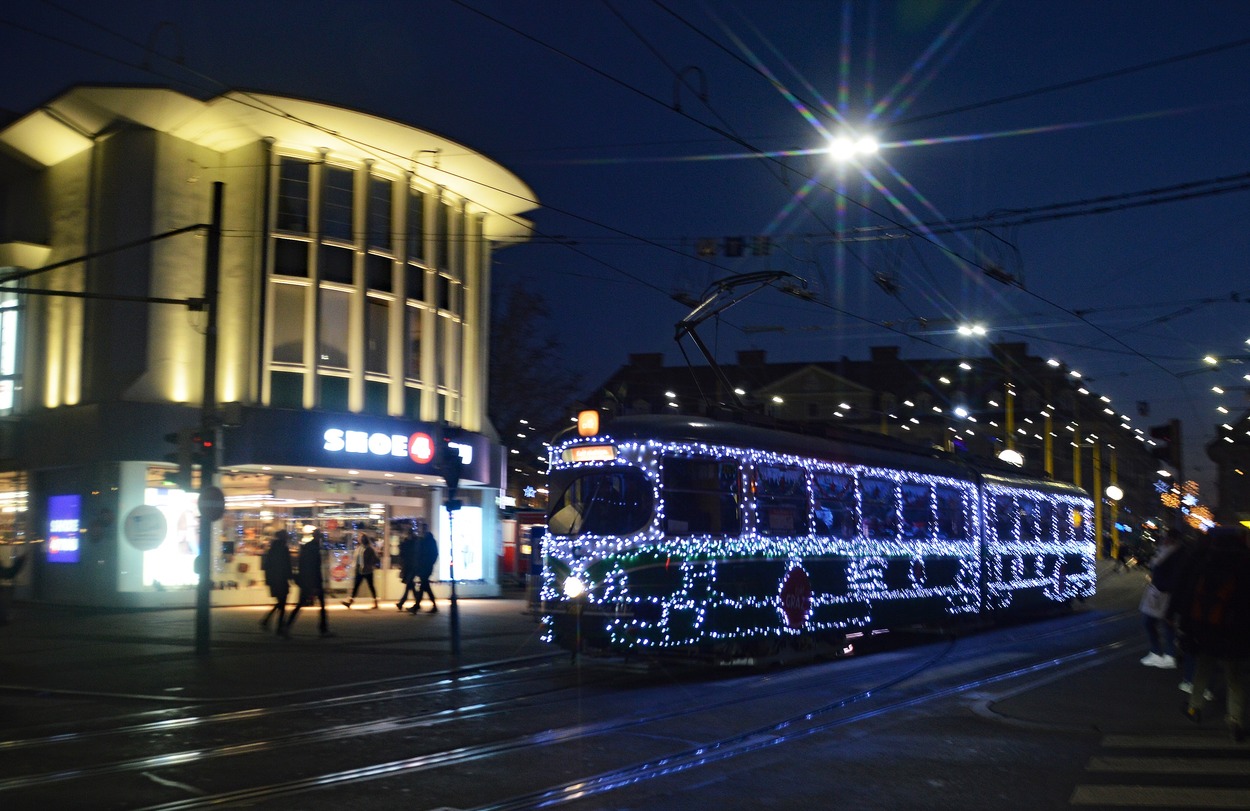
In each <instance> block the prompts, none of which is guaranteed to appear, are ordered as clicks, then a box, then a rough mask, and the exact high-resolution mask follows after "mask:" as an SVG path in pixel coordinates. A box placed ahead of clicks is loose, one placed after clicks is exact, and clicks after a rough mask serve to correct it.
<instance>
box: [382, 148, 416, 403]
mask: <svg viewBox="0 0 1250 811" xmlns="http://www.w3.org/2000/svg"><path fill="white" fill-rule="evenodd" d="M414 177H415V176H414V174H413V172H412V171H411V170H410V171H407V172H404V179H403V182H402V183H395V184H394V186H393V192H394V193H393V194H392V195H391V223H392V224H393V227H394V229H395V239H394V240H393V241H392V243H391V245H392V250H393V251H394V252H395V257H396V260H397V261H396V262H395V263H393V264H392V265H391V289H392V290H394V291H395V312H394V313H393V314H392V315H391V321H390V324H389V325H388V326H387V330H386V340H387V341H388V346H389V347H390V351H389V352H388V353H387V356H386V368H387V371H388V373H389V375H390V378H391V385H390V391H389V393H388V395H387V411H388V412H389V413H390V414H391V415H392V416H395V415H400V414H403V413H404V389H405V388H406V379H407V376H408V369H407V364H408V262H409V261H410V260H411V259H412V256H410V255H409V253H408V240H409V238H410V236H411V235H410V234H409V233H408V227H409V223H410V222H411V219H412V218H411V217H409V216H408V206H410V205H411V204H412V203H411V201H412V189H413V180H414Z"/></svg>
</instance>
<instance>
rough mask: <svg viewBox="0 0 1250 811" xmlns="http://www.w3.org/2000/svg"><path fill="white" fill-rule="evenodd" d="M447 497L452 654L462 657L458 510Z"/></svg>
mask: <svg viewBox="0 0 1250 811" xmlns="http://www.w3.org/2000/svg"><path fill="white" fill-rule="evenodd" d="M453 501H454V499H450V498H449V499H447V505H446V507H447V534H448V535H449V536H450V537H449V538H448V539H447V573H448V575H449V576H450V577H451V614H450V616H449V619H450V620H451V655H452V656H453V657H455V658H457V659H458V658H460V605H459V603H457V602H456V511H455V510H454V509H453V508H452V502H453Z"/></svg>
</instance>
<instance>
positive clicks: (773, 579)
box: [541, 415, 1096, 662]
mask: <svg viewBox="0 0 1250 811" xmlns="http://www.w3.org/2000/svg"><path fill="white" fill-rule="evenodd" d="M582 433H586V434H590V435H578V436H573V437H570V438H566V439H558V440H557V442H556V444H555V445H554V446H553V448H552V454H551V465H550V476H549V479H550V480H549V491H550V499H549V505H550V506H549V511H548V516H547V533H546V535H545V536H544V539H543V556H544V563H545V566H544V575H543V578H544V579H543V585H542V592H541V599H542V603H541V604H542V606H543V623H544V634H545V638H546V639H548V641H551V642H554V643H556V644H558V645H560V646H563V647H565V648H567V649H569V650H572V651H575V652H585V653H595V652H600V653H606V654H624V653H651V654H682V655H687V656H694V657H697V658H700V659H705V660H712V661H719V662H735V661H758V660H759V659H761V658H765V657H769V656H776V655H778V654H779V653H781V652H784V651H786V650H789V649H790V648H797V649H800V650H803V649H810V648H814V647H816V646H817V645H821V646H825V645H832V646H835V647H836V649H843V648H844V647H845V646H846V645H847V644H848V643H849V644H853V640H854V639H855V638H857V637H860V636H862V635H866V634H872V633H876V632H880V631H885V630H890V629H898V628H903V627H913V626H933V625H942V624H945V623H949V622H951V621H952V620H958V619H961V618H990V619H995V618H999V617H1002V616H1003V615H1007V614H1017V613H1026V612H1027V613H1031V612H1044V611H1046V610H1048V609H1050V610H1053V609H1058V608H1061V607H1064V606H1067V605H1068V604H1070V603H1071V601H1073V600H1074V599H1078V598H1085V597H1088V596H1091V595H1093V593H1094V589H1095V584H1096V575H1095V569H1094V564H1095V561H1094V555H1095V543H1094V537H1093V524H1094V522H1093V508H1094V505H1093V502H1092V501H1091V500H1090V497H1089V496H1088V495H1087V494H1086V492H1085V491H1084V490H1082V489H1080V488H1078V487H1076V486H1074V485H1071V484H1067V483H1063V482H1056V481H1051V480H1046V479H1037V478H1030V477H1027V476H1024V475H1021V474H1020V473H1019V471H1017V470H1016V469H1013V468H1009V467H1007V466H1005V465H1003V466H998V465H996V464H995V463H992V462H984V463H979V464H978V463H973V462H971V461H969V460H966V459H963V458H961V457H957V456H954V455H951V454H946V453H943V452H941V451H936V450H933V451H927V450H926V449H923V448H916V447H912V446H909V445H906V444H904V443H902V442H899V441H892V440H890V438H888V437H880V436H876V435H871V434H866V433H865V434H859V435H855V434H852V433H849V432H848V433H847V434H845V435H844V436H840V437H838V438H828V437H820V436H809V435H804V434H799V433H791V432H788V431H782V430H777V429H774V428H768V427H759V426H754V425H745V424H737V423H731V422H722V421H717V420H711V419H701V418H698V417H691V416H678V415H648V416H641V415H640V416H628V417H621V418H617V419H615V420H614V421H612V422H611V423H608V424H606V425H605V426H604V427H603V429H601V430H597V429H593V430H585V431H583V432H582Z"/></svg>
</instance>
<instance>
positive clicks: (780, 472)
mask: <svg viewBox="0 0 1250 811" xmlns="http://www.w3.org/2000/svg"><path fill="white" fill-rule="evenodd" d="M755 488H756V492H755V499H756V509H757V510H758V515H759V532H760V534H761V535H806V534H807V526H808V515H807V512H808V500H807V481H806V479H805V478H804V476H803V468H801V467H792V466H789V465H785V466H783V465H760V466H759V468H758V469H757V470H756V473H755Z"/></svg>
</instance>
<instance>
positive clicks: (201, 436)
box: [190, 429, 217, 467]
mask: <svg viewBox="0 0 1250 811" xmlns="http://www.w3.org/2000/svg"><path fill="white" fill-rule="evenodd" d="M190 444H191V461H192V462H194V463H195V464H197V465H199V466H200V467H204V466H205V465H210V466H211V465H213V463H214V462H216V461H217V459H216V457H215V456H213V451H214V450H215V445H214V442H213V434H212V432H211V431H206V430H203V429H195V430H193V431H191V437H190Z"/></svg>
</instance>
